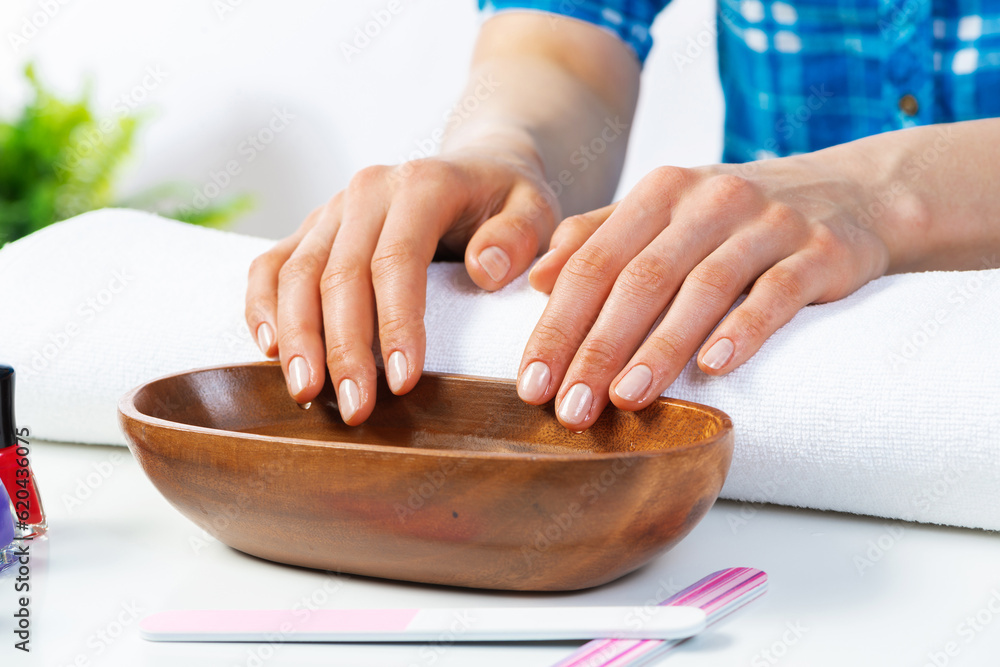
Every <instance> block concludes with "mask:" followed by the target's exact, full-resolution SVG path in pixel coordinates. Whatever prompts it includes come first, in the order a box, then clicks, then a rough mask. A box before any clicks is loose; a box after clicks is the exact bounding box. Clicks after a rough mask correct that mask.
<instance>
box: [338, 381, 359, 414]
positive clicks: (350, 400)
mask: <svg viewBox="0 0 1000 667" xmlns="http://www.w3.org/2000/svg"><path fill="white" fill-rule="evenodd" d="M337 399H338V400H337V402H338V403H339V404H340V417H341V419H343V420H344V421H345V422H349V421H351V417H353V416H354V414H355V413H356V412H357V411H358V408H360V407H361V394H360V393H359V392H358V385H357V384H355V382H354V380H352V379H350V378H344V379H343V380H341V381H340V388H339V389H337Z"/></svg>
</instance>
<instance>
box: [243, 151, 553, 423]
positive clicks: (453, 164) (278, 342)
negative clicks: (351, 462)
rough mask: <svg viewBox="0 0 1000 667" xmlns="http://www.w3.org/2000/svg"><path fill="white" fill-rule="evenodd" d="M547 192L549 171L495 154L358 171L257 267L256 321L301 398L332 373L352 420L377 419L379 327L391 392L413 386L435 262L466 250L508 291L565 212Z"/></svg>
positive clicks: (253, 272) (474, 264)
mask: <svg viewBox="0 0 1000 667" xmlns="http://www.w3.org/2000/svg"><path fill="white" fill-rule="evenodd" d="M544 187H545V186H544V177H543V176H542V170H541V166H540V164H537V163H535V162H534V161H532V160H524V159H520V158H518V157H515V156H513V155H504V154H499V153H496V154H489V153H488V152H486V151H478V152H476V153H475V154H469V153H462V152H457V153H454V154H452V155H450V156H449V157H442V158H435V159H426V160H419V161H416V162H409V163H406V164H403V165H400V166H397V167H382V166H379V167H369V168H367V169H364V170H362V171H360V172H358V174H357V175H356V176H355V177H354V178H353V179H352V180H351V182H350V184H349V185H348V187H347V189H345V190H343V191H342V192H340V193H338V194H337V195H336V196H334V197H333V199H331V200H330V201H329V202H327V203H326V204H325V205H324V206H321V207H319V208H317V209H316V210H315V211H313V212H312V213H311V214H310V215H309V217H308V218H306V220H305V222H303V223H302V226H301V227H300V228H299V229H298V231H296V232H295V233H294V234H293V235H291V236H289V237H288V238H286V239H284V240H282V241H280V242H278V243H277V244H276V245H275V246H274V247H273V248H272V249H271V250H269V251H268V252H266V253H264V254H263V255H261V256H260V257H258V258H257V259H256V260H254V262H253V264H252V265H251V267H250V276H249V284H248V288H247V300H246V319H247V324H248V325H249V327H250V331H251V332H253V334H254V336H255V337H256V340H257V341H258V344H259V346H260V348H261V350H263V351H264V353H265V354H267V355H268V356H275V355H278V356H280V358H281V367H282V369H283V370H284V373H285V379H286V381H287V384H288V391H289V393H290V394H291V396H292V398H294V399H295V400H296V401H298V402H299V403H306V402H308V401H311V400H312V399H313V398H314V397H315V396H316V395H317V394H318V393H319V391H320V389H321V388H322V387H323V383H324V380H325V377H324V376H325V374H326V371H327V370H329V373H330V378H331V379H332V381H333V385H334V387H336V389H337V396H338V404H339V407H340V413H341V416H342V417H343V419H344V421H345V422H346V423H348V424H352V425H354V424H359V423H361V422H363V421H364V420H365V419H367V418H368V416H369V414H371V411H372V408H373V407H374V404H375V378H376V371H375V359H374V356H373V355H372V344H373V341H374V335H375V328H376V326H377V327H378V335H379V341H380V343H381V350H382V359H383V362H384V366H385V374H386V379H387V380H388V383H389V387H390V389H391V390H392V391H393V393H396V394H403V393H406V392H407V391H409V390H410V389H411V388H412V387H413V385H414V384H416V382H417V380H418V378H419V377H420V373H421V369H422V368H423V363H424V345H425V333H424V323H423V319H424V305H425V291H426V284H427V266H428V264H429V263H430V262H431V259H432V258H433V257H434V256H435V253H437V252H438V251H439V250H444V251H445V252H450V253H452V254H456V255H457V256H462V253H464V256H465V264H466V267H467V269H468V271H469V275H470V276H471V277H472V279H473V280H474V281H475V282H476V284H477V285H479V286H480V287H482V288H484V289H488V290H495V289H499V288H500V287H502V286H504V285H505V284H507V283H508V282H510V281H511V280H512V279H513V278H515V277H516V276H518V275H519V274H521V273H522V272H523V271H524V270H525V269H526V268H527V267H528V266H529V265H530V263H531V261H532V260H533V259H534V257H535V256H536V254H537V252H538V249H539V248H540V247H544V244H546V243H547V242H548V240H549V236H550V234H551V232H552V229H553V227H554V226H555V221H556V220H558V219H559V217H560V216H559V212H558V204H557V203H556V202H555V201H554V200H553V199H552V198H551V197H549V196H547V195H546V194H545V193H546V191H545V190H544Z"/></svg>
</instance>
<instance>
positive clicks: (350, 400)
mask: <svg viewBox="0 0 1000 667" xmlns="http://www.w3.org/2000/svg"><path fill="white" fill-rule="evenodd" d="M388 194H389V193H388V188H387V185H386V181H385V168H383V167H370V168H368V169H365V170H362V171H360V172H358V174H357V175H356V176H355V177H354V179H353V180H352V181H351V184H350V185H349V186H348V189H347V193H346V196H345V198H344V213H343V218H342V221H341V225H340V230H339V232H338V233H337V238H336V239H335V240H334V243H333V249H332V250H331V252H330V257H329V260H328V262H327V264H326V267H325V269H324V270H323V275H322V277H321V279H320V298H321V302H322V307H323V328H324V331H325V334H326V365H327V368H328V369H329V371H330V380H331V381H332V382H333V386H334V388H335V389H336V391H337V403H338V407H339V408H340V415H341V417H342V418H343V420H344V422H345V423H347V424H350V425H352V426H354V425H357V424H360V423H361V422H363V421H365V420H366V419H367V418H368V417H369V415H371V412H372V409H374V407H375V393H376V369H375V357H374V356H373V355H372V341H373V340H374V335H375V292H374V290H373V289H372V274H371V261H372V255H373V254H374V253H375V248H376V246H377V244H378V239H379V234H380V233H381V231H382V225H383V223H384V222H385V214H386V211H387V209H388V201H389V198H388Z"/></svg>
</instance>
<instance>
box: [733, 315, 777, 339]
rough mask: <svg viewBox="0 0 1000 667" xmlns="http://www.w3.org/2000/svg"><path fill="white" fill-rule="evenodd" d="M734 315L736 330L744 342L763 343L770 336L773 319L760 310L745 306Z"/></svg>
mask: <svg viewBox="0 0 1000 667" xmlns="http://www.w3.org/2000/svg"><path fill="white" fill-rule="evenodd" d="M734 315H736V318H735V320H736V321H735V322H734V324H735V325H736V330H737V331H738V332H739V335H740V337H741V338H742V339H743V340H748V341H761V340H763V339H765V338H767V337H768V336H769V335H770V333H771V317H770V316H769V315H768V313H767V312H765V311H763V310H761V309H760V308H756V307H753V306H743V307H741V308H739V309H738V310H737V312H736V313H734Z"/></svg>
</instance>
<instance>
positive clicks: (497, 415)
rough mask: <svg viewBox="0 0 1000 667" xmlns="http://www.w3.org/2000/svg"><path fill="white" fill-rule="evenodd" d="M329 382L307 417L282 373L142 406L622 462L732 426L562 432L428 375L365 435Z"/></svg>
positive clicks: (312, 434) (670, 404)
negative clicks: (345, 414)
mask: <svg viewBox="0 0 1000 667" xmlns="http://www.w3.org/2000/svg"><path fill="white" fill-rule="evenodd" d="M330 384H331V383H330V382H329V380H328V381H327V383H326V385H325V386H324V389H323V391H322V392H321V393H320V395H319V396H318V397H317V398H316V399H315V400H314V401H312V403H311V404H310V405H309V406H308V407H307V408H306V407H302V406H299V405H297V404H296V403H295V402H294V401H293V400H292V399H291V398H290V397H289V395H288V392H287V390H286V388H285V383H284V379H283V377H282V373H281V369H280V366H279V365H278V364H277V363H260V364H246V365H237V366H227V367H219V368H211V369H204V370H198V371H193V372H189V373H184V374H179V375H173V376H169V377H166V378H162V379H159V380H155V381H153V382H151V383H149V384H146V385H144V386H143V387H141V388H140V389H139V390H138V391H137V392H136V393H135V395H134V397H133V399H132V405H133V407H134V409H135V410H136V411H137V412H138V413H140V415H144V416H146V417H152V418H156V419H162V420H166V421H168V422H174V423H175V424H177V425H181V426H194V427H200V428H207V429H213V430H221V431H233V432H239V433H245V434H252V435H258V436H267V437H271V438H279V439H299V440H307V441H316V442H336V443H353V444H357V445H375V446H380V447H400V448H417V449H429V450H446V451H447V450H451V451H455V452H463V451H464V452H496V453H512V454H532V455H539V454H542V455H567V456H587V455H595V454H596V455H600V454H617V455H621V454H622V453H626V452H640V451H650V450H664V449H677V448H684V447H691V446H696V445H698V444H699V443H705V442H706V441H708V440H712V439H714V436H717V435H719V434H720V433H721V432H722V431H723V430H726V429H728V428H729V427H730V426H731V425H730V423H729V419H728V418H727V417H726V415H725V414H724V413H722V412H719V411H717V410H714V409H712V408H706V407H705V406H700V405H695V404H689V403H686V402H684V401H675V400H668V399H660V400H659V401H658V402H657V403H656V404H654V405H651V406H650V407H649V408H647V409H645V410H642V411H639V412H625V411H621V410H616V409H606V410H605V411H604V413H603V414H602V416H601V417H600V418H599V419H598V421H597V423H596V424H595V425H594V426H593V427H591V428H590V429H588V430H587V431H585V432H583V433H571V432H570V431H568V430H566V429H565V428H564V427H562V426H560V425H559V424H558V422H557V421H556V419H555V416H554V414H553V410H554V408H553V406H552V405H551V404H549V405H546V406H541V407H539V406H532V405H527V404H525V403H523V402H522V401H521V400H520V399H518V397H517V393H516V390H515V386H514V383H513V382H512V381H505V380H494V379H483V378H471V377H466V376H456V375H437V374H433V373H428V374H425V376H424V377H423V378H422V379H421V381H420V382H418V383H417V385H416V387H415V388H414V389H413V390H412V391H411V392H410V393H408V394H407V395H405V396H395V395H394V394H392V392H390V391H389V390H388V388H387V387H386V385H385V382H384V380H382V379H381V378H380V379H379V382H378V395H377V400H376V407H375V410H374V411H373V413H372V415H371V417H370V418H369V419H368V420H367V421H366V422H365V423H364V424H362V425H360V426H354V427H351V426H347V425H345V424H344V423H343V421H341V419H340V414H339V411H338V409H337V397H336V394H335V392H334V391H333V389H332V388H331V386H330Z"/></svg>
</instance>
